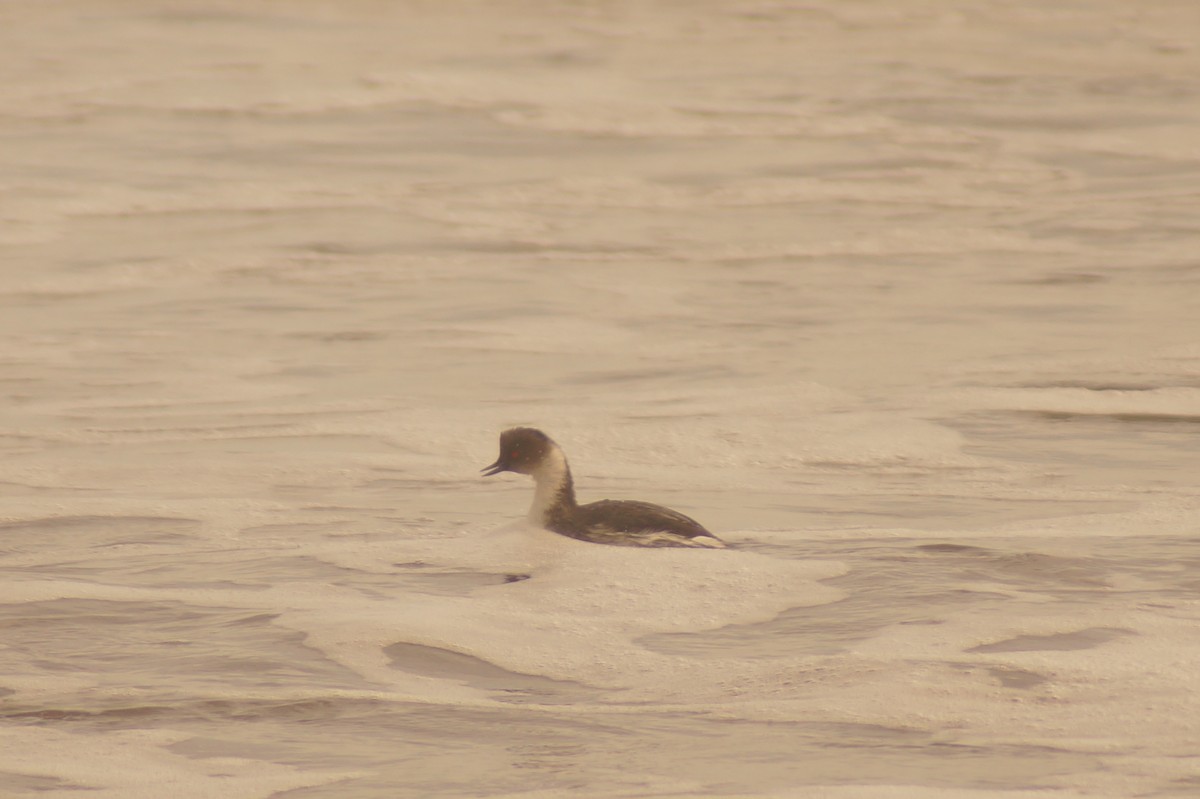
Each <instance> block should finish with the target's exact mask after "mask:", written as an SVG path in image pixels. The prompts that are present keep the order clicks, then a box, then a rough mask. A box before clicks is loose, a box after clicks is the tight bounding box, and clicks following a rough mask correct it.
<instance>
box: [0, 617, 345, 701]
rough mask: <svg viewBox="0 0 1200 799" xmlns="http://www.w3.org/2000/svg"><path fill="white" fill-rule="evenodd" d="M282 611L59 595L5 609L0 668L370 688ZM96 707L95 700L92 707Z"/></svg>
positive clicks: (171, 684)
mask: <svg viewBox="0 0 1200 799" xmlns="http://www.w3.org/2000/svg"><path fill="white" fill-rule="evenodd" d="M274 618H275V615H274V614H272V613H264V612H262V611H261V610H257V611H244V610H237V609H228V608H212V607H204V606H199V605H189V604H185V603H182V602H140V601H128V602H119V601H108V600H92V599H55V600H46V601H41V602H26V603H19V604H7V605H0V628H3V630H4V643H5V647H4V648H3V649H0V674H2V673H15V674H30V673H46V672H49V673H54V672H61V673H72V672H85V673H92V672H102V673H106V674H112V675H121V676H120V679H119V681H118V682H119V684H122V685H126V686H160V687H162V690H163V691H166V692H168V694H170V693H171V692H173V691H177V690H182V689H183V686H190V689H191V690H210V689H211V690H220V691H233V690H237V689H239V688H241V689H245V690H274V689H278V688H279V687H281V686H289V685H290V686H306V687H321V686H325V687H336V688H341V689H352V688H362V687H364V683H363V681H362V679H361V678H360V677H359V676H358V675H357V674H355V673H354V672H352V671H350V670H349V669H347V668H345V667H344V666H341V665H340V664H338V663H336V662H334V661H332V660H330V659H329V658H327V657H326V656H325V655H324V654H323V653H322V652H320V651H319V650H317V649H314V648H313V647H310V646H308V645H307V644H306V643H305V636H304V634H303V633H300V632H296V631H293V630H288V629H285V628H283V627H280V626H278V625H276V624H274V623H273V619H274ZM84 707H85V708H88V705H87V704H85V705H84Z"/></svg>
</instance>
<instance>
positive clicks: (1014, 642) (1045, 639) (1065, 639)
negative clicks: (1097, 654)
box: [966, 627, 1137, 652]
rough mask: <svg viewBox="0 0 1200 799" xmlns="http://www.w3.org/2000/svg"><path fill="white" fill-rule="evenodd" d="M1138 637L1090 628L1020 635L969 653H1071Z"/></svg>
mask: <svg viewBox="0 0 1200 799" xmlns="http://www.w3.org/2000/svg"><path fill="white" fill-rule="evenodd" d="M1128 635H1137V633H1135V632H1134V631H1133V630H1126V629H1124V628H1121V627H1088V628H1086V629H1083V630H1075V631H1074V632H1069V633H1054V634H1052V635H1018V636H1016V637H1015V638H1007V639H1005V640H1003V641H996V642H995V643H991V644H980V645H979V646H973V647H971V648H970V649H968V650H966V651H967V652H1049V651H1055V652H1071V651H1075V650H1080V649H1095V648H1096V647H1098V646H1100V645H1101V644H1105V643H1108V642H1109V641H1113V640H1116V639H1118V638H1123V637H1125V636H1128Z"/></svg>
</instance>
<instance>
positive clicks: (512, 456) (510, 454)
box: [508, 449, 521, 459]
mask: <svg viewBox="0 0 1200 799" xmlns="http://www.w3.org/2000/svg"><path fill="white" fill-rule="evenodd" d="M520 454H521V450H519V449H514V450H513V451H512V452H510V453H508V457H510V458H514V459H515V458H517V457H518V456H520Z"/></svg>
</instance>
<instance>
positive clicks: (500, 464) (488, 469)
mask: <svg viewBox="0 0 1200 799" xmlns="http://www.w3.org/2000/svg"><path fill="white" fill-rule="evenodd" d="M507 470H508V466H507V465H505V463H504V459H503V458H500V459H498V460H497V461H496V462H495V463H493V464H492V465H491V466H484V467H483V468H482V469H480V470H479V471H480V472H481V473H482V474H483V476H484V477H491V476H492V475H493V474H499V473H500V472H503V471H507Z"/></svg>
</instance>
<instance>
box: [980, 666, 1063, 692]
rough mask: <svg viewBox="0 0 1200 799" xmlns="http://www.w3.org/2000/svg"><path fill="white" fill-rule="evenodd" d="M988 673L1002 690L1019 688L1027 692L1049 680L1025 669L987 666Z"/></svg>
mask: <svg viewBox="0 0 1200 799" xmlns="http://www.w3.org/2000/svg"><path fill="white" fill-rule="evenodd" d="M988 673H989V674H991V675H992V676H993V677H995V678H996V679H997V680H998V681H999V682H1000V685H1001V686H1003V687H1004V688H1019V689H1022V690H1029V689H1031V688H1037V687H1038V686H1039V685H1042V684H1043V683H1045V682H1047V681H1048V680H1049V678H1048V677H1046V676H1045V675H1043V674H1038V673H1037V672H1036V671H1029V670H1027V669H1018V668H1011V667H1008V666H989V667H988Z"/></svg>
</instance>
